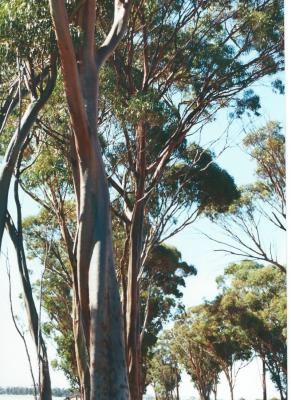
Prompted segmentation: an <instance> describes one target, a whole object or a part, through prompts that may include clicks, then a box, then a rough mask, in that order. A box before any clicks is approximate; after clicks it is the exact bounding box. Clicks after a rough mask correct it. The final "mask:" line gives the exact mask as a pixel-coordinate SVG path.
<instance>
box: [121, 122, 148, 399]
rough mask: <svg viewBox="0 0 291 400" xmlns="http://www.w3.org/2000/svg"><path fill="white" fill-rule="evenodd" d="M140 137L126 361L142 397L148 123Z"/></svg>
mask: <svg viewBox="0 0 291 400" xmlns="http://www.w3.org/2000/svg"><path fill="white" fill-rule="evenodd" d="M136 139H137V161H136V174H137V180H136V182H137V187H136V202H135V205H134V209H133V213H132V221H131V231H130V247H129V264H128V286H127V310H126V336H127V360H128V368H129V388H130V395H131V398H132V399H135V400H140V399H141V398H142V393H141V386H142V385H141V373H142V372H141V343H140V315H139V284H138V274H139V271H140V264H141V253H142V247H143V225H144V207H145V200H144V198H143V197H144V189H145V173H146V170H145V168H146V162H145V123H144V122H143V121H140V123H139V124H138V126H137V129H136Z"/></svg>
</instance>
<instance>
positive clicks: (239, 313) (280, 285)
mask: <svg viewBox="0 0 291 400" xmlns="http://www.w3.org/2000/svg"><path fill="white" fill-rule="evenodd" d="M218 284H219V287H220V289H221V290H222V296H221V300H220V303H221V305H222V307H223V309H224V310H225V311H226V312H227V314H228V315H229V316H230V320H231V322H232V324H233V325H234V326H237V327H239V328H240V329H243V331H244V332H245V334H246V336H247V338H248V340H249V345H250V346H251V347H252V348H253V349H254V351H255V352H256V353H257V354H259V355H260V356H261V357H262V358H264V359H265V360H266V364H267V367H268V369H269V371H270V374H271V377H272V380H273V381H274V383H275V385H276V386H277V388H278V390H280V391H282V392H283V393H284V392H285V391H286V382H287V381H286V379H287V375H286V374H287V342H286V340H287V299H286V276H285V275H284V274H282V272H280V271H279V270H278V269H277V268H275V267H273V266H270V265H269V266H263V265H260V264H258V263H255V262H252V261H243V262H241V263H239V264H231V265H229V266H228V267H227V268H226V269H225V272H224V275H223V276H221V277H219V278H218Z"/></svg>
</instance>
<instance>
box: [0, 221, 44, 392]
mask: <svg viewBox="0 0 291 400" xmlns="http://www.w3.org/2000/svg"><path fill="white" fill-rule="evenodd" d="M6 225H7V228H8V232H9V236H10V238H11V240H12V243H13V245H14V248H15V251H16V254H17V266H18V270H19V275H20V280H21V284H22V292H23V300H24V304H25V310H26V314H27V319H28V326H29V331H30V334H31V337H32V339H33V342H34V346H35V350H36V353H37V355H38V362H39V365H40V388H39V390H40V399H41V400H51V399H52V392H51V380H50V373H49V362H48V358H47V351H46V345H45V343H44V340H43V338H42V334H41V332H40V330H39V323H40V321H39V318H38V313H37V311H36V306H35V302H34V299H33V295H32V288H31V283H30V278H29V273H28V269H27V264H26V257H25V252H24V248H23V239H22V235H21V233H19V232H18V231H17V229H16V228H15V226H14V224H13V222H12V221H11V219H10V217H9V216H7V219H6Z"/></svg>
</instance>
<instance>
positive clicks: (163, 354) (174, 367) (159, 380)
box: [149, 335, 181, 400]
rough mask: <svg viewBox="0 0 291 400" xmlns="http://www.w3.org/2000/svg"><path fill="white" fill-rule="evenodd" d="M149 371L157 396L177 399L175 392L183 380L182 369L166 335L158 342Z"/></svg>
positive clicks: (163, 398) (164, 399)
mask: <svg viewBox="0 0 291 400" xmlns="http://www.w3.org/2000/svg"><path fill="white" fill-rule="evenodd" d="M149 371H150V373H149V380H150V382H151V383H152V385H153V386H154V390H155V394H156V398H157V399H159V400H167V399H170V398H171V399H175V398H176V396H175V394H174V392H175V391H176V390H177V386H178V385H179V382H180V380H181V371H180V369H179V366H178V362H177V358H176V356H175V354H174V353H173V352H171V351H170V342H169V340H168V339H167V337H166V336H165V335H164V336H163V337H162V338H160V340H159V342H158V345H157V347H156V351H155V354H154V357H153V358H152V359H151V361H150V366H149ZM173 396H174V397H173Z"/></svg>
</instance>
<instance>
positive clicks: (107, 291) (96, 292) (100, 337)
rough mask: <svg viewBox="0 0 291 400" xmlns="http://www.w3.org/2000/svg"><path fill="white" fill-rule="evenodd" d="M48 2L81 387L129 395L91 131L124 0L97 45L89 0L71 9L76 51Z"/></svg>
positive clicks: (60, 13) (103, 397) (107, 396)
mask: <svg viewBox="0 0 291 400" xmlns="http://www.w3.org/2000/svg"><path fill="white" fill-rule="evenodd" d="M49 3H50V10H51V15H52V19H53V23H54V28H55V33H56V38H57V43H58V48H59V53H60V59H61V64H62V72H63V77H64V87H65V92H66V96H67V101H68V106H69V112H70V117H71V122H72V127H73V132H74V142H73V147H74V149H75V153H76V157H75V159H76V163H77V165H76V164H75V165H73V166H72V167H73V172H74V183H75V188H76V197H77V209H78V227H77V232H78V234H77V246H76V260H77V284H75V285H74V286H75V287H74V291H75V302H74V312H75V318H74V333H75V343H76V354H77V358H78V359H79V360H78V369H79V377H80V381H81V388H82V390H81V391H82V393H81V394H82V396H83V398H84V399H85V400H87V399H89V398H90V399H92V400H93V399H94V400H97V399H98V400H113V399H116V400H128V399H129V392H128V382H127V367H126V360H125V351H124V337H123V324H122V317H121V305H120V299H119V290H118V285H117V280H116V276H115V268H114V262H113V247H112V232H111V215H110V198H109V191H108V186H107V178H106V174H105V170H104V165H103V160H102V155H101V147H100V144H99V141H98V139H97V110H98V103H97V101H98V75H99V68H100V67H101V65H102V64H103V63H104V61H105V60H106V59H107V58H108V57H109V55H110V54H111V53H112V51H113V50H114V49H115V47H116V45H117V44H118V42H119V41H120V39H121V38H122V36H123V33H124V30H125V28H126V23H127V19H128V15H129V2H128V1H119V0H115V13H114V21H113V25H112V28H111V31H110V33H109V34H108V37H107V38H106V40H105V42H104V43H103V45H102V46H101V47H100V48H99V50H97V52H96V49H95V24H96V20H95V19H96V10H95V7H96V4H95V0H87V1H85V2H84V3H83V4H81V7H80V9H79V10H78V12H77V15H76V16H75V20H76V24H77V25H78V26H79V27H80V28H81V30H82V32H83V34H84V39H83V46H82V48H81V49H80V50H79V51H78V54H76V53H75V49H74V46H73V42H72V38H71V36H70V30H69V18H68V15H67V11H66V8H65V4H64V3H63V2H60V1H57V0H50V1H49ZM77 63H78V64H79V67H78V65H77ZM76 336H77V337H76ZM88 369H89V375H90V382H88ZM88 386H90V387H88ZM89 392H90V395H89Z"/></svg>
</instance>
